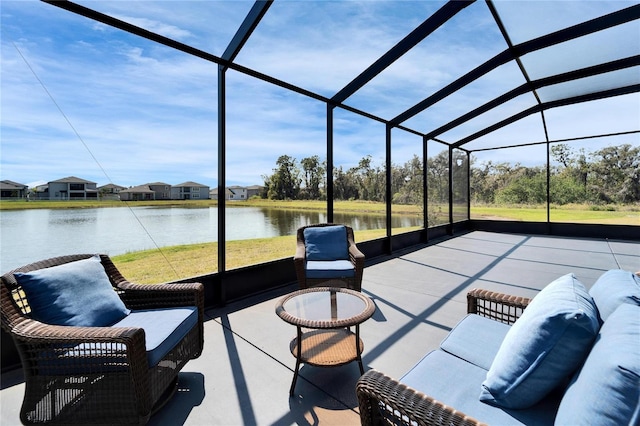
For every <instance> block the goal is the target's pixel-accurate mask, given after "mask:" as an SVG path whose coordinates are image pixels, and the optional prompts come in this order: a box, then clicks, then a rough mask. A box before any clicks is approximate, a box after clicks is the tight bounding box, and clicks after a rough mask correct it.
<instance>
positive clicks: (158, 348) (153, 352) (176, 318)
mask: <svg viewBox="0 0 640 426" xmlns="http://www.w3.org/2000/svg"><path fill="white" fill-rule="evenodd" d="M197 324H198V309H197V308H196V307H194V306H186V307H180V308H163V309H147V310H139V311H138V310H134V311H131V314H129V315H128V316H127V317H126V318H124V319H122V320H121V321H118V322H117V323H115V324H114V325H113V327H136V328H143V329H144V333H145V347H146V349H147V361H148V362H149V366H150V367H152V366H154V365H156V364H157V363H158V362H159V361H160V360H161V359H162V358H163V357H164V356H165V355H166V354H167V353H169V351H170V350H171V349H173V348H174V347H175V346H176V345H177V344H178V343H179V342H180V341H181V340H182V339H183V338H184V337H185V336H186V335H187V333H189V331H191V329H192V328H193V327H195V326H196V325H197Z"/></svg>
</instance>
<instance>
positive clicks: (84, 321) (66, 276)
mask: <svg viewBox="0 0 640 426" xmlns="http://www.w3.org/2000/svg"><path fill="white" fill-rule="evenodd" d="M14 276H15V277H16V280H17V281H18V284H20V285H21V286H22V288H23V289H24V292H25V294H26V295H27V300H28V301H29V306H30V307H31V317H32V318H33V319H35V320H37V321H40V322H43V323H46V324H53V325H69V326H85V327H101V326H110V325H112V324H114V323H116V322H117V321H120V320H121V319H123V318H124V317H125V316H127V315H128V314H129V312H130V311H129V309H127V307H126V306H125V305H124V303H123V302H122V300H120V297H119V296H118V294H117V293H116V292H115V291H114V289H113V287H112V286H111V282H110V281H109V277H108V276H107V274H106V272H105V270H104V267H103V266H102V263H101V262H100V256H93V257H90V258H88V259H83V260H78V261H75V262H69V263H65V264H63V265H58V266H52V267H50V268H45V269H38V270H36V271H32V272H16V273H14Z"/></svg>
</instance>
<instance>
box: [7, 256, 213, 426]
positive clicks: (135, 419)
mask: <svg viewBox="0 0 640 426" xmlns="http://www.w3.org/2000/svg"><path fill="white" fill-rule="evenodd" d="M91 256H93V255H91V254H82V255H71V256H62V257H57V258H52V259H48V260H44V261H41V262H36V263H33V264H30V265H27V266H24V267H22V268H18V269H16V270H13V271H10V272H8V273H6V274H4V275H3V276H2V286H1V288H0V290H1V308H2V327H3V329H4V330H6V331H7V332H9V333H10V334H11V336H12V338H13V341H14V342H15V345H16V347H17V349H18V352H19V354H20V358H21V362H22V367H23V371H24V377H25V395H24V399H23V403H22V408H21V411H20V420H21V421H22V422H23V423H25V424H36V423H49V424H109V425H113V424H145V423H146V422H147V421H148V420H149V417H150V416H151V414H152V413H153V410H157V409H158V408H160V407H161V406H162V405H163V404H164V403H165V402H166V400H167V398H170V397H171V395H173V392H175V385H176V383H177V377H178V373H179V371H180V370H181V369H182V368H183V367H184V365H185V364H186V363H187V361H189V360H190V359H193V358H197V357H198V356H200V354H201V353H202V348H203V345H204V325H203V319H204V288H203V286H202V284H200V283H188V284H158V285H137V284H131V283H129V282H128V281H127V280H126V279H125V278H124V277H123V276H122V275H121V274H120V272H119V271H118V270H117V269H116V267H115V265H114V264H113V262H112V261H111V259H110V258H109V257H108V256H106V255H101V256H100V258H101V262H102V266H103V267H104V268H105V271H106V273H107V275H108V276H109V279H110V281H111V284H112V286H113V287H114V290H115V291H116V292H117V293H118V295H119V296H120V298H121V299H122V301H123V302H124V303H125V305H126V306H127V307H128V308H129V309H132V310H139V309H156V308H169V307H179V306H195V307H197V309H198V325H197V326H196V327H194V328H193V329H191V331H189V332H188V333H187V335H186V336H185V337H184V338H183V339H182V341H180V342H179V343H178V344H177V345H176V346H175V347H174V348H173V349H171V350H170V351H169V352H168V353H167V354H166V355H165V356H164V357H163V358H162V359H161V360H160V361H159V362H158V363H157V364H156V365H155V366H152V367H149V365H148V361H147V354H146V348H145V337H144V336H145V334H144V330H142V329H139V328H131V327H69V326H58V325H49V324H44V323H41V322H38V321H35V320H33V319H31V318H30V316H29V313H30V312H31V309H30V307H29V301H28V300H27V299H26V296H25V294H24V291H23V290H22V289H21V287H20V286H19V284H18V283H17V281H16V279H15V277H14V275H13V273H14V272H19V271H21V272H28V271H34V270H38V269H43V268H47V267H51V266H56V265H61V264H64V263H68V262H73V261H76V260H81V259H86V258H89V257H91Z"/></svg>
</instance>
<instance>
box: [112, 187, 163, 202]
mask: <svg viewBox="0 0 640 426" xmlns="http://www.w3.org/2000/svg"><path fill="white" fill-rule="evenodd" d="M119 195H120V200H121V201H146V200H155V199H156V193H155V191H154V190H153V189H151V188H150V187H149V185H139V186H133V187H131V188H125V189H123V190H121V191H120V192H119Z"/></svg>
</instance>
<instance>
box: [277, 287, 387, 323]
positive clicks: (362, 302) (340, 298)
mask: <svg viewBox="0 0 640 426" xmlns="http://www.w3.org/2000/svg"><path fill="white" fill-rule="evenodd" d="M374 311H375V305H374V304H373V302H372V301H371V300H370V299H369V298H368V297H366V296H365V295H363V294H361V293H359V292H356V291H353V290H347V289H330V288H314V289H307V290H301V291H297V292H294V293H291V294H290V295H288V296H285V297H284V298H283V299H282V300H281V301H280V302H279V303H278V306H277V307H276V312H277V313H278V315H279V316H280V317H281V318H282V319H284V320H285V321H287V322H290V323H292V324H296V325H301V326H309V327H315V326H316V325H317V324H318V323H322V324H320V325H319V326H318V328H326V327H327V326H329V325H330V324H332V323H335V325H336V326H339V324H340V325H341V324H343V323H351V324H352V325H355V324H359V323H361V322H362V321H364V320H366V319H368V318H369V317H371V315H373V312H374ZM314 324H315V325H314Z"/></svg>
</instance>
